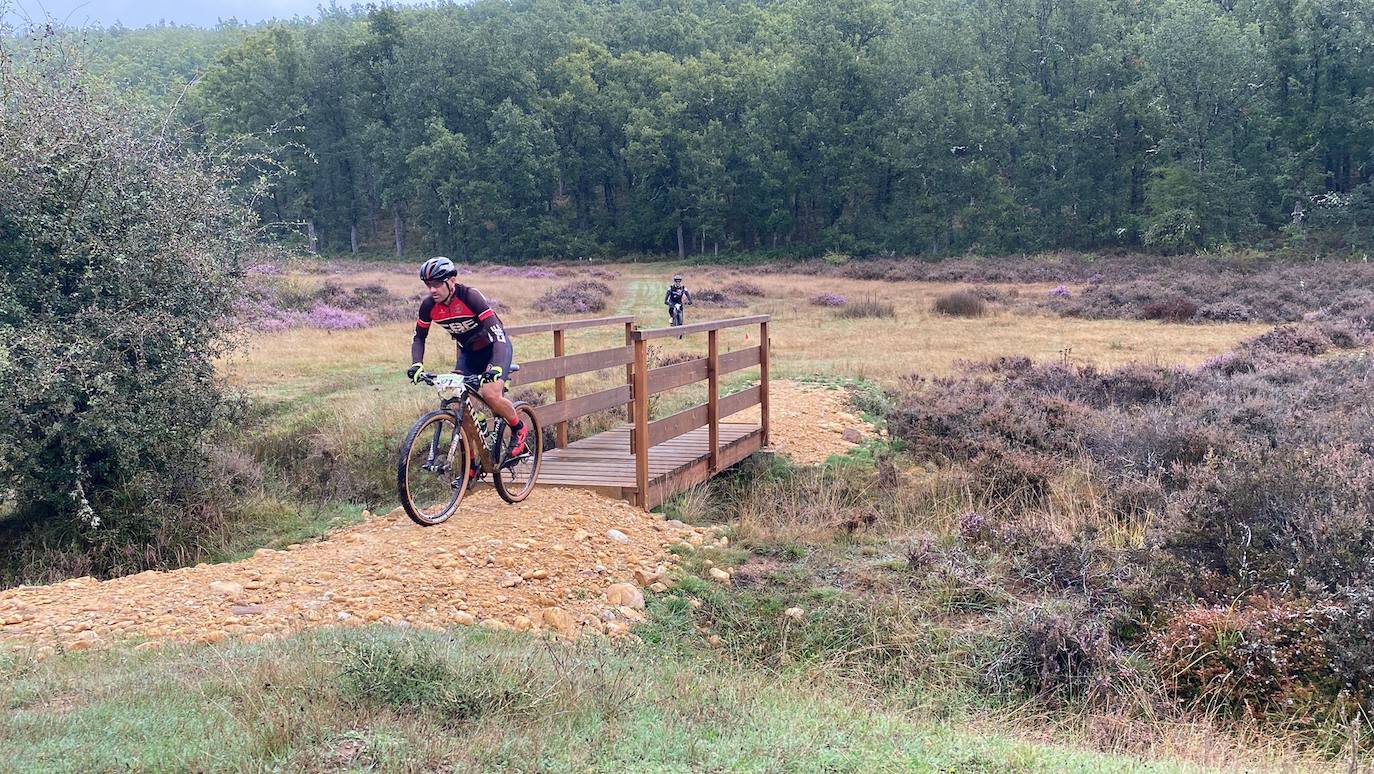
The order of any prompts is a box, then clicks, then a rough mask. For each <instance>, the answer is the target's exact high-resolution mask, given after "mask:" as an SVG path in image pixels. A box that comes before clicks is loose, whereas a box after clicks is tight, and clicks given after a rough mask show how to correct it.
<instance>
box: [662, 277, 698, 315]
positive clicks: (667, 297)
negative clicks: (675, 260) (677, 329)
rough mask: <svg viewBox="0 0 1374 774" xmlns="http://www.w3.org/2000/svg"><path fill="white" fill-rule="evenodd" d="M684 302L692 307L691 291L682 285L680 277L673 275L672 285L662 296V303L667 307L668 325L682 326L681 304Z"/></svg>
mask: <svg viewBox="0 0 1374 774" xmlns="http://www.w3.org/2000/svg"><path fill="white" fill-rule="evenodd" d="M684 301H686V303H687V305H688V306H691V305H692V291H690V290H688V289H687V286H686V285H683V284H682V275H681V274H674V275H673V284H671V285H669V286H668V292H667V293H664V294H663V303H664V305H665V306H667V307H668V324H669V325H681V324H682V304H683V302H684Z"/></svg>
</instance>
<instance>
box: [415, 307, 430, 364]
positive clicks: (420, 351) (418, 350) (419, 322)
mask: <svg viewBox="0 0 1374 774" xmlns="http://www.w3.org/2000/svg"><path fill="white" fill-rule="evenodd" d="M433 314H434V299H432V298H426V299H425V300H424V303H422V304H420V314H419V315H418V316H416V318H415V336H414V338H412V339H411V340H410V362H412V363H423V362H425V339H426V338H428V337H429V324H430V321H431V320H433Z"/></svg>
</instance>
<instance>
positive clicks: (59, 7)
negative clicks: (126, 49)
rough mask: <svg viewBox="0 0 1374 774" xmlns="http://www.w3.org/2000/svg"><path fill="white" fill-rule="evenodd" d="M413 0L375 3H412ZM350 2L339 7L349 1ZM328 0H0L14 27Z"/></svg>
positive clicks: (99, 23) (220, 13)
mask: <svg viewBox="0 0 1374 774" xmlns="http://www.w3.org/2000/svg"><path fill="white" fill-rule="evenodd" d="M417 2H418V0H400V2H390V3H383V2H380V0H378V2H377V5H384V4H385V5H414V4H416V3H417ZM352 4H353V3H352V0H349V1H348V2H341V3H339V5H341V6H345V7H347V6H349V5H352ZM320 5H326V6H327V5H329V2H328V0H324V2H321V0H219V2H208V3H202V2H195V0H84V1H83V0H0V10H3V11H5V13H4V19H5V21H6V22H9V23H10V24H13V25H16V26H19V25H22V24H23V23H24V22H25V21H26V20H28V21H33V22H42V21H43V20H44V19H46V18H47V17H49V16H51V17H52V18H54V19H56V20H58V21H59V22H63V23H65V24H67V25H69V26H73V27H87V26H91V27H107V26H109V25H111V24H114V23H115V22H116V21H118V22H121V23H122V24H123V25H124V26H125V27H146V26H148V25H150V24H157V23H158V22H160V21H166V22H168V23H169V24H172V23H175V24H179V25H195V26H198V27H213V26H214V25H215V23H216V22H217V21H219V20H220V19H231V18H236V19H238V20H239V21H242V22H248V23H254V22H260V21H265V20H267V19H290V18H291V17H293V16H315V15H317V13H318V9H319V6H320Z"/></svg>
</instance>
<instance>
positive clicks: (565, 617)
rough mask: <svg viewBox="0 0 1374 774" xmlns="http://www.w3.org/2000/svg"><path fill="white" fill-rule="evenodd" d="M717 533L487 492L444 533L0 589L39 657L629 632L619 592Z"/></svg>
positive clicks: (404, 524)
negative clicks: (331, 633) (297, 636)
mask: <svg viewBox="0 0 1374 774" xmlns="http://www.w3.org/2000/svg"><path fill="white" fill-rule="evenodd" d="M610 530H617V531H618V533H619V534H618V535H616V536H611V535H608V532H609V531H610ZM709 536H710V532H709V530H702V529H693V528H691V527H688V526H687V525H684V524H681V523H680V522H671V521H669V522H665V521H663V520H662V519H661V517H659V516H655V515H651V514H646V513H643V512H641V511H639V510H637V509H635V508H634V507H632V506H630V505H629V504H628V503H623V502H620V501H616V500H609V499H606V498H604V497H601V496H598V495H595V494H592V493H590V492H583V491H578V490H568V489H544V490H536V491H535V493H534V494H533V495H531V497H530V499H529V500H527V501H526V502H524V503H522V504H521V505H519V506H516V507H511V506H507V505H505V504H504V503H502V502H500V500H499V499H498V498H497V497H496V496H495V494H494V493H493V492H491V491H490V490H489V489H484V490H478V491H474V492H473V493H472V494H471V495H470V497H469V498H468V499H466V500H464V504H463V506H462V509H461V511H460V513H459V514H458V515H457V516H455V517H454V518H453V519H452V520H451V521H450V522H449V523H447V524H442V525H439V526H436V527H428V528H421V527H418V526H414V525H413V524H412V523H411V522H410V521H409V520H408V519H406V517H405V515H404V514H403V513H401V511H400V510H399V509H397V510H396V511H394V512H392V513H391V514H389V515H387V516H380V517H379V516H373V517H370V518H369V519H368V520H367V522H366V523H364V524H360V525H357V526H355V527H351V528H348V529H345V530H342V531H340V532H336V533H334V534H332V535H330V536H329V537H328V538H327V539H325V540H321V541H319V542H316V543H307V544H304V545H295V546H290V547H289V548H288V550H286V551H274V550H271V549H262V550H259V551H258V552H257V553H256V554H255V555H254V556H253V557H251V558H249V559H245V560H243V561H240V562H233V563H229V564H219V565H205V564H202V565H198V566H196V567H187V568H182V569H180V570H174V571H171V572H144V573H139V574H138V575H131V576H128V577H124V578H116V579H114V580H110V581H105V582H100V581H96V580H94V579H91V578H77V579H73V580H68V581H64V582H62V583H58V584H54V585H51V586H37V587H19V588H17V589H11V590H8V591H5V592H0V634H2V635H3V637H4V638H6V639H15V638H17V639H20V640H22V641H27V642H30V643H33V644H34V645H35V646H37V647H38V648H40V649H48V648H53V647H64V648H68V649H84V648H89V647H93V646H98V645H102V644H105V643H109V642H112V641H115V640H120V639H127V638H147V639H149V640H150V644H149V645H147V646H140V647H154V646H155V644H153V643H156V642H157V641H160V640H176V641H191V642H217V641H220V640H223V639H225V638H226V637H229V636H237V637H239V638H241V639H242V640H244V641H250V642H251V641H253V640H256V639H259V638H263V637H274V636H278V635H281V634H285V633H288V632H292V631H296V630H299V629H302V628H305V627H308V626H325V625H343V626H358V625H364V624H368V623H372V622H381V623H386V624H392V625H396V626H415V627H430V628H443V627H448V626H454V625H462V624H480V625H485V626H490V627H493V628H516V629H551V630H556V631H558V632H559V633H562V634H566V635H573V634H576V633H577V632H578V631H580V630H585V629H590V630H594V631H597V632H606V633H610V634H619V633H623V632H625V631H627V629H628V626H629V624H630V623H632V622H634V621H636V620H639V619H640V618H641V617H642V616H641V614H640V613H639V610H638V609H636V606H635V605H634V604H633V602H634V600H632V601H631V603H624V602H623V601H622V602H621V604H611V602H610V601H608V599H607V591H608V590H611V586H612V585H613V584H616V583H630V584H634V583H635V580H636V577H635V576H636V573H635V571H636V570H639V571H640V573H639V579H640V580H641V581H646V582H652V581H654V580H658V578H657V577H656V576H658V575H659V574H660V573H661V571H662V570H663V569H665V566H666V565H668V564H670V563H671V561H672V557H671V555H669V554H668V552H667V548H668V547H669V546H671V545H672V544H674V543H677V542H688V543H695V544H700V543H702V542H704V541H705V540H707V539H709ZM622 541H623V542H622ZM620 591H621V592H625V591H627V590H625V589H620ZM612 596H613V597H614V598H616V599H617V600H619V594H618V593H613V594H612ZM630 596H633V595H632V594H631V595H630ZM642 604H643V603H642V601H640V602H639V603H638V607H641V608H642Z"/></svg>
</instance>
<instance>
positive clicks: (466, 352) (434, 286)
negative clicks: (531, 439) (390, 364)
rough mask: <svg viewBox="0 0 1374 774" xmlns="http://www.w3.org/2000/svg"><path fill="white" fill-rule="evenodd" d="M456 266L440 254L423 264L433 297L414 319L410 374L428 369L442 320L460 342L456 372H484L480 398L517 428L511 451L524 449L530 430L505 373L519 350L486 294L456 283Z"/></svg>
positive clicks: (415, 378)
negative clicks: (430, 341)
mask: <svg viewBox="0 0 1374 774" xmlns="http://www.w3.org/2000/svg"><path fill="white" fill-rule="evenodd" d="M457 276H458V267H456V266H454V265H453V261H450V260H449V259H447V258H444V257H442V256H440V257H437V258H430V259H429V260H428V261H425V262H424V263H423V264H422V265H421V266H420V280H421V281H423V282H424V283H425V287H427V288H429V298H426V299H425V300H424V301H423V302H421V304H420V314H419V317H418V319H417V320H416V321H415V337H414V338H413V339H411V341H410V360H411V363H412V365H411V366H410V368H408V369H406V377H407V378H409V379H410V380H411V381H412V382H416V383H419V381H420V374H421V373H422V372H423V371H424V368H425V366H424V359H425V339H426V338H427V337H428V336H429V328H430V326H431V325H436V324H437V325H439V326H441V327H442V328H444V330H446V331H448V332H449V335H450V336H452V337H453V340H454V341H455V342H456V343H457V345H458V361H457V363H455V364H454V367H453V370H454V372H455V373H459V374H462V375H464V376H472V375H476V374H480V375H481V376H482V389H481V394H482V400H484V401H486V403H487V405H488V406H491V409H492V411H495V412H496V413H497V414H498V415H500V417H501V418H502V419H504V420H506V423H507V424H509V425H510V427H511V429H512V430H514V431H515V433H514V435H515V442H514V443H513V444H512V445H511V449H510V456H511V457H518V456H520V455H522V454H524V453H525V452H526V445H525V439H526V437H527V436H529V433H530V430H529V428H528V427H526V426H525V423H524V422H522V421H520V417H518V416H517V415H516V413H515V406H513V405H512V404H511V402H510V401H509V400H507V399H506V396H505V392H506V378H507V375H508V374H509V373H510V366H511V361H512V359H513V358H514V357H515V349H514V348H513V347H512V346H511V343H510V341H509V340H508V339H507V338H506V331H505V329H504V328H502V327H501V318H499V317H497V316H496V312H494V311H493V310H492V308H491V305H490V304H488V303H487V299H486V297H485V296H483V295H482V294H481V293H480V292H478V290H477V288H473V287H468V286H467V285H460V284H458V280H457Z"/></svg>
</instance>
